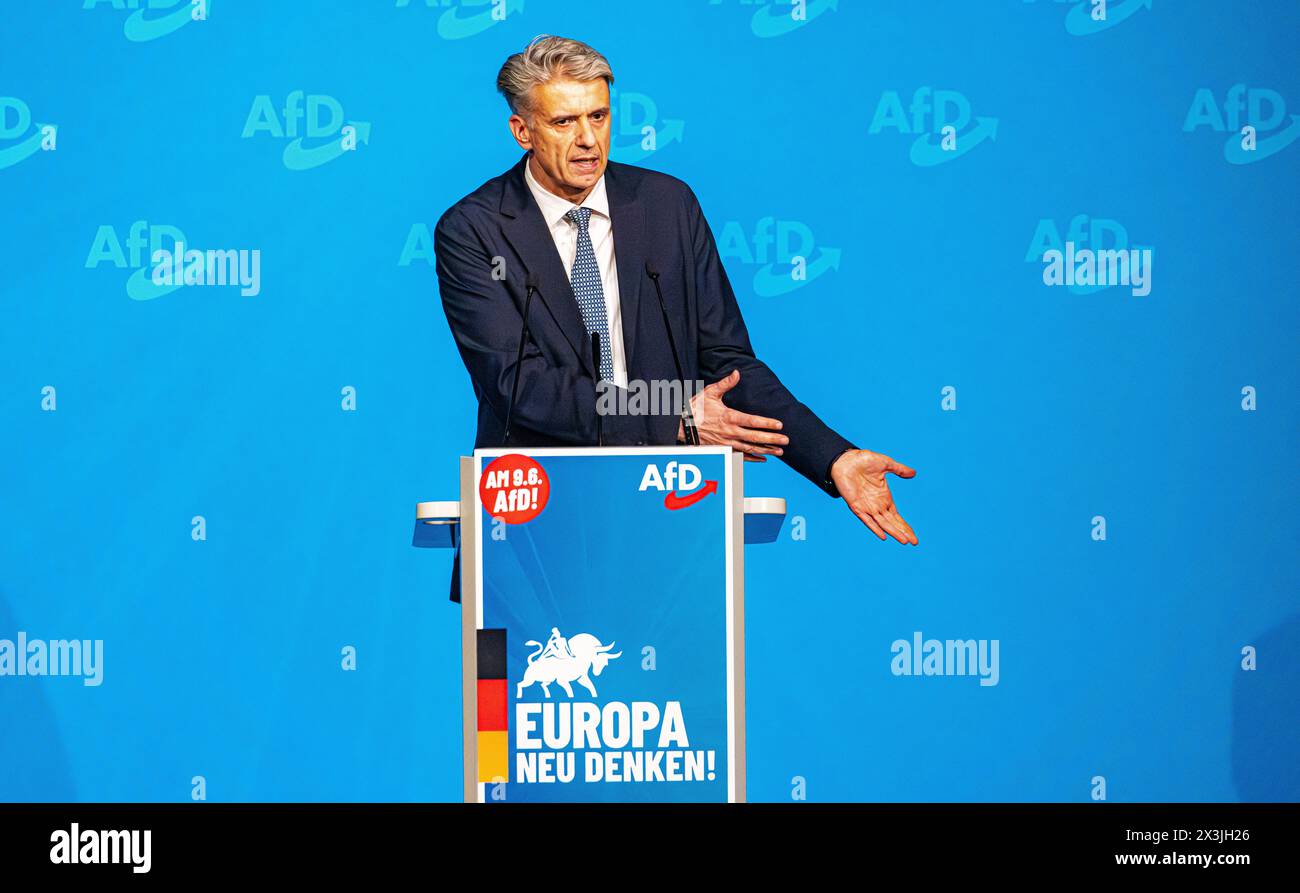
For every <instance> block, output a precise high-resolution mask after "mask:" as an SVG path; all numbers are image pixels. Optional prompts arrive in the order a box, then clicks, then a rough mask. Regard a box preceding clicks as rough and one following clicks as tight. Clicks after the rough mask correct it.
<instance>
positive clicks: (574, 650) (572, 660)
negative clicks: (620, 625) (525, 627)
mask: <svg viewBox="0 0 1300 893" xmlns="http://www.w3.org/2000/svg"><path fill="white" fill-rule="evenodd" d="M556 638H558V635H552V640H553V641H554V640H555V639H556ZM559 643H560V645H561V647H560V648H559V649H558V651H553V649H551V648H550V647H547V648H543V647H542V643H541V642H538V641H537V640H535V639H529V640H528V641H527V642H525V643H524V644H525V645H536V646H537V650H536V651H534V652H533V653H532V654H530V655H528V669H527V670H525V671H524V680H523V682H520V683H519V684H518V685H517V686H516V687H515V697H516V698H520V697H522V696H523V693H524V689H525V688H527V687H528V686H530V685H532V684H533V683H534V682H536V683H537V684H539V685H540V686H541V687H542V693H543V694H545V695H546V697H548V698H549V697H550V696H551V683H552V682H554V683H556V684H557V685H559V686H560V688H562V689H564V693H565V694H566V695H568V696H569V697H573V689H572V687H570V685H569V683H570V682H579V683H581V684H582V686H583V688H585V689H587V691H589V692H591V696H592V697H593V698H594V697H596V686H594V685H592V683H591V677H592V676H599V675H600V674H601V671H602V670H604V669H605V667H606V665H608V663H609V662H610V661H611V660H613V659H614V658H616V657H622V656H623V652H621V651H619V652H616V653H614V654H610V653H609V651H610V649H611V648H613V647H614V643H613V642H610V643H609V644H608V645H602V644H600V639H597V638H596V637H595V636H593V635H591V634H590V633H578V634H577V635H576V636H574V637H572V638H571V639H569V640H568V642H567V643H565V640H564V639H559ZM550 644H551V643H548V646H549V645H550ZM566 644H567V647H565V646H566ZM566 651H567V653H568V655H572V656H571V657H570V656H567V655H566V654H565V652H566ZM543 654H544V656H543V657H541V658H540V659H539V657H538V656H539V655H543ZM589 672H590V675H588V673H589Z"/></svg>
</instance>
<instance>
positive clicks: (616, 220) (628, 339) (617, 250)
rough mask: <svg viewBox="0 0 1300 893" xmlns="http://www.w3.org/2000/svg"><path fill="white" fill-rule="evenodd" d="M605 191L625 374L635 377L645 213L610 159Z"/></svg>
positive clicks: (622, 170)
mask: <svg viewBox="0 0 1300 893" xmlns="http://www.w3.org/2000/svg"><path fill="white" fill-rule="evenodd" d="M605 193H606V195H607V196H608V197H609V217H610V220H611V221H612V222H613V230H614V260H615V262H616V263H617V265H618V300H619V308H620V312H621V314H622V317H623V353H624V356H625V359H626V363H627V369H628V377H629V378H635V377H636V376H635V375H634V374H633V372H632V369H633V366H632V358H633V357H634V356H635V353H636V336H637V331H638V329H639V328H640V327H639V326H638V324H637V320H638V313H639V312H640V309H641V281H642V280H643V279H645V262H646V257H645V212H644V211H643V210H642V209H641V205H640V204H638V203H637V201H636V193H635V190H634V189H633V188H632V184H631V183H630V182H628V177H627V171H626V168H625V167H624V166H623V165H621V164H618V163H617V162H610V163H609V166H608V167H606V168H605Z"/></svg>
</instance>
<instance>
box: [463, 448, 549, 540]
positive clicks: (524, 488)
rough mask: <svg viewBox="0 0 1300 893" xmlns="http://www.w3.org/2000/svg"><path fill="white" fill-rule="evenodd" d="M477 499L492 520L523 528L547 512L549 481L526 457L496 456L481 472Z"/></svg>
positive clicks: (542, 469)
mask: <svg viewBox="0 0 1300 893" xmlns="http://www.w3.org/2000/svg"><path fill="white" fill-rule="evenodd" d="M478 495H479V499H480V500H482V502H483V508H485V509H487V513H488V514H489V515H491V516H492V517H494V518H500V519H501V520H502V521H505V522H506V523H507V524H524V523H526V522H528V521H531V520H533V519H534V518H536V517H537V516H538V515H540V514H541V513H542V509H544V508H546V500H547V499H549V498H550V495H551V480H550V478H548V477H547V476H546V469H544V468H542V466H540V465H538V464H537V463H536V462H535V461H533V460H532V459H530V458H529V457H528V456H521V455H520V454H518V453H511V454H510V455H508V456H498V457H497V458H495V459H493V460H492V461H491V462H490V463H488V467H487V468H485V469H483V476H482V477H481V478H479V482H478Z"/></svg>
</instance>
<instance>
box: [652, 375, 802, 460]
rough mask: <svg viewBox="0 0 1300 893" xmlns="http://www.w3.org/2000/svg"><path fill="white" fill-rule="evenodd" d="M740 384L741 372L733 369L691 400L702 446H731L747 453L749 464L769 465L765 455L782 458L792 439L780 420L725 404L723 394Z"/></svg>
mask: <svg viewBox="0 0 1300 893" xmlns="http://www.w3.org/2000/svg"><path fill="white" fill-rule="evenodd" d="M739 383H740V370H739V369H733V370H731V373H730V374H728V375H727V377H726V378H723V379H721V380H719V381H715V382H714V383H713V384H711V385H706V386H705V388H704V390H702V391H700V392H699V393H698V394H696V395H695V396H694V397H692V398H691V415H693V416H695V427H696V429H697V430H698V431H699V432H700V443H702V444H709V445H713V446H729V447H732V448H733V449H737V450H740V451H741V452H743V453H744V454H745V459H746V461H749V462H766V461H767V459H766V458H764V456H779V455H781V452H782V450H781V447H782V446H784V445H786V444H788V443H789V442H790V438H788V437H786V436H785V435H784V434H780V433H778V432H780V430H781V422H780V421H779V420H778V419H769V418H767V417H765V416H761V415H750V414H749V413H747V412H741V411H740V410H738V409H732V408H731V407H729V406H727V404H725V403H723V402H722V395H723V394H725V393H727V391H729V390H731V389H732V388H734V387H735V386H736V385H738V384H739ZM681 437H682V435H681V426H678V439H681Z"/></svg>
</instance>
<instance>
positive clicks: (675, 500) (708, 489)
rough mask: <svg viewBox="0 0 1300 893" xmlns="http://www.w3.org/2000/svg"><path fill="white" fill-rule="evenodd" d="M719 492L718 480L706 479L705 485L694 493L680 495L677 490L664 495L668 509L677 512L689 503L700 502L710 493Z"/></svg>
mask: <svg viewBox="0 0 1300 893" xmlns="http://www.w3.org/2000/svg"><path fill="white" fill-rule="evenodd" d="M717 492H718V482H717V481H705V482H704V486H703V487H701V488H700V489H698V490H696V491H695V492H694V493H687V494H686V495H685V496H678V495H677V494H676V493H675V492H673V493H669V494H668V495H666V496H665V497H664V508H666V509H668V510H669V511H670V512H675V511H677V510H678V509H684V508H686V507H687V506H688V505H695V503H697V502H699V501H700V500H701V499H703V498H704V497H706V496H708V495H709V494H710V493H717Z"/></svg>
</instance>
